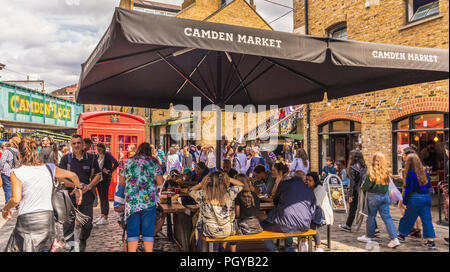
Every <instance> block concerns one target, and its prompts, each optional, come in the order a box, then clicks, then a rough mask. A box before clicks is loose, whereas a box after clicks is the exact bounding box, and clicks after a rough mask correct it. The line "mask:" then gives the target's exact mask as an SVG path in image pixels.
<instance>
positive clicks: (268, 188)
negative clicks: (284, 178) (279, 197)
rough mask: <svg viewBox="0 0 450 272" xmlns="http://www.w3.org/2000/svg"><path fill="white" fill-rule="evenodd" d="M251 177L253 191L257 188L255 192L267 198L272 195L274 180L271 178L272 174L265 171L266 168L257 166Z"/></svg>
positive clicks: (260, 165)
mask: <svg viewBox="0 0 450 272" xmlns="http://www.w3.org/2000/svg"><path fill="white" fill-rule="evenodd" d="M253 177H254V181H255V182H254V184H253V186H254V187H255V189H256V188H257V192H258V193H260V194H262V195H267V196H268V197H270V196H271V194H272V189H273V186H274V185H275V178H274V177H273V176H272V173H271V172H269V171H266V167H265V166H264V165H262V164H258V165H257V166H255V169H253Z"/></svg>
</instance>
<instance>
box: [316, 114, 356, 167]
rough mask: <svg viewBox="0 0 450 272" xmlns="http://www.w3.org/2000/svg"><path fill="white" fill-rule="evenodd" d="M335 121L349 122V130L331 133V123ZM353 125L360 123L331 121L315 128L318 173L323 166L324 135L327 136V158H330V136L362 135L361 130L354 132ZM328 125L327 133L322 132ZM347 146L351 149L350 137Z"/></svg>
mask: <svg viewBox="0 0 450 272" xmlns="http://www.w3.org/2000/svg"><path fill="white" fill-rule="evenodd" d="M337 121H349V122H350V126H349V129H350V130H348V131H333V123H334V122H337ZM355 123H360V124H361V122H358V121H354V120H350V119H342V118H341V119H333V120H330V121H327V122H324V123H322V124H320V125H319V126H317V131H318V133H317V134H318V149H319V152H318V157H319V158H318V161H319V171H322V167H323V165H322V139H323V136H324V135H328V139H326V140H327V141H328V144H327V149H328V150H327V154H328V156H331V155H332V152H331V151H332V146H333V143H332V140H331V137H330V136H331V135H343V134H344V135H349V136H353V135H358V134H361V133H362V130H354V129H355ZM327 125H328V131H325V132H324V131H323V128H324V127H325V126H327ZM349 144H350V147H352V146H353V139H352V137H350V142H349ZM333 154H334V151H333Z"/></svg>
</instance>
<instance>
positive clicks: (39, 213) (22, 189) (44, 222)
mask: <svg viewBox="0 0 450 272" xmlns="http://www.w3.org/2000/svg"><path fill="white" fill-rule="evenodd" d="M37 146H38V144H37V142H36V141H34V140H32V139H31V138H29V137H26V138H24V139H23V140H22V141H20V143H19V146H18V152H19V157H20V167H18V168H15V169H13V170H12V171H11V175H10V177H11V182H12V197H11V198H10V199H9V201H8V203H7V204H6V206H5V207H4V208H3V209H2V217H3V218H4V219H6V220H11V219H12V211H11V210H12V209H13V208H14V207H16V206H17V205H18V206H19V210H18V214H17V222H16V226H15V228H14V230H13V231H12V233H11V236H10V238H9V240H8V243H7V245H6V248H5V252H43V251H46V252H48V251H50V250H51V248H52V244H53V241H54V239H55V221H54V212H53V205H52V193H53V177H56V178H57V179H59V180H60V179H64V178H68V179H71V180H72V182H73V183H74V184H75V186H76V187H77V188H80V180H79V179H78V176H77V175H76V174H75V173H73V172H70V171H66V170H63V169H61V168H58V167H56V166H55V165H54V164H47V165H46V164H44V163H43V162H42V161H41V159H40V156H39V151H38V150H37ZM76 192H78V193H77V198H78V203H81V192H80V191H78V190H76Z"/></svg>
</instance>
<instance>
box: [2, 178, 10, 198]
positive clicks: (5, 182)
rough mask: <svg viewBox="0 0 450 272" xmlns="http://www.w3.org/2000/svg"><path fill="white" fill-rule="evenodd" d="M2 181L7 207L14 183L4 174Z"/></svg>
mask: <svg viewBox="0 0 450 272" xmlns="http://www.w3.org/2000/svg"><path fill="white" fill-rule="evenodd" d="M2 181H3V191H4V192H5V205H6V203H8V201H9V200H10V199H11V194H12V183H11V178H10V177H8V176H7V175H5V174H2Z"/></svg>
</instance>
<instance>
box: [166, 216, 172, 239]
mask: <svg viewBox="0 0 450 272" xmlns="http://www.w3.org/2000/svg"><path fill="white" fill-rule="evenodd" d="M167 238H169V240H170V241H173V229H172V217H171V214H170V213H168V214H167Z"/></svg>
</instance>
